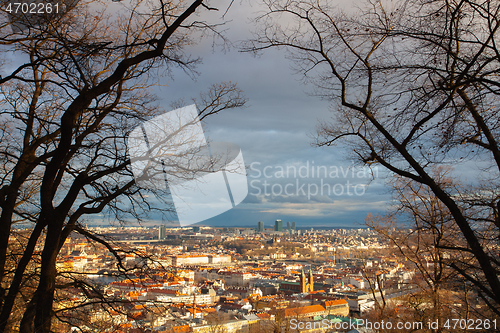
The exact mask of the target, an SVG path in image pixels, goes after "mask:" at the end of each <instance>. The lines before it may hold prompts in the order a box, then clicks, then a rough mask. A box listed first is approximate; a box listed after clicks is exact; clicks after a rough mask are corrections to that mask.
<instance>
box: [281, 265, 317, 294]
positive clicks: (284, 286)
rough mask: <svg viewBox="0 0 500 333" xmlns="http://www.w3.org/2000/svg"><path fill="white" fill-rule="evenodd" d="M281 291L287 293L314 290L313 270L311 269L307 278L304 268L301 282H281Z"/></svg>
mask: <svg viewBox="0 0 500 333" xmlns="http://www.w3.org/2000/svg"><path fill="white" fill-rule="evenodd" d="M280 291H282V292H284V293H286V294H298V293H309V292H311V291H314V278H313V275H312V271H311V270H309V278H307V277H306V274H305V273H304V270H302V273H301V274H300V281H299V282H289V281H283V282H281V283H280Z"/></svg>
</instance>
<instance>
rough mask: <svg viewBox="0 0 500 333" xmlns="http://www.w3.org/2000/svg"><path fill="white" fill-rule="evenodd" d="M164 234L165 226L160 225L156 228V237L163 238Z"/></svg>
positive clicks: (165, 232)
mask: <svg viewBox="0 0 500 333" xmlns="http://www.w3.org/2000/svg"><path fill="white" fill-rule="evenodd" d="M166 234H167V227H165V226H164V225H161V226H160V228H159V229H158V239H165V236H166Z"/></svg>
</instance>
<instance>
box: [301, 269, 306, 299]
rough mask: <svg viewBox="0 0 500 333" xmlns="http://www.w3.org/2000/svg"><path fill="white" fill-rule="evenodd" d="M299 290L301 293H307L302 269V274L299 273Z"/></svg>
mask: <svg viewBox="0 0 500 333" xmlns="http://www.w3.org/2000/svg"><path fill="white" fill-rule="evenodd" d="M300 290H301V292H302V293H306V292H307V281H306V274H305V273H304V269H302V273H300Z"/></svg>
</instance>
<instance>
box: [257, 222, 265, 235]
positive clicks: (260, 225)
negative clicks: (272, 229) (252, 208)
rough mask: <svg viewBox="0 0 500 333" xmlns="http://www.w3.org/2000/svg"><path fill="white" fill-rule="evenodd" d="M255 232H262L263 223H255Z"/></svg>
mask: <svg viewBox="0 0 500 333" xmlns="http://www.w3.org/2000/svg"><path fill="white" fill-rule="evenodd" d="M257 231H258V232H264V222H262V221H259V222H258V223H257Z"/></svg>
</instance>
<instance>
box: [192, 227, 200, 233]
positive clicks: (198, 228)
mask: <svg viewBox="0 0 500 333" xmlns="http://www.w3.org/2000/svg"><path fill="white" fill-rule="evenodd" d="M200 230H201V228H200V227H193V232H200Z"/></svg>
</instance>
